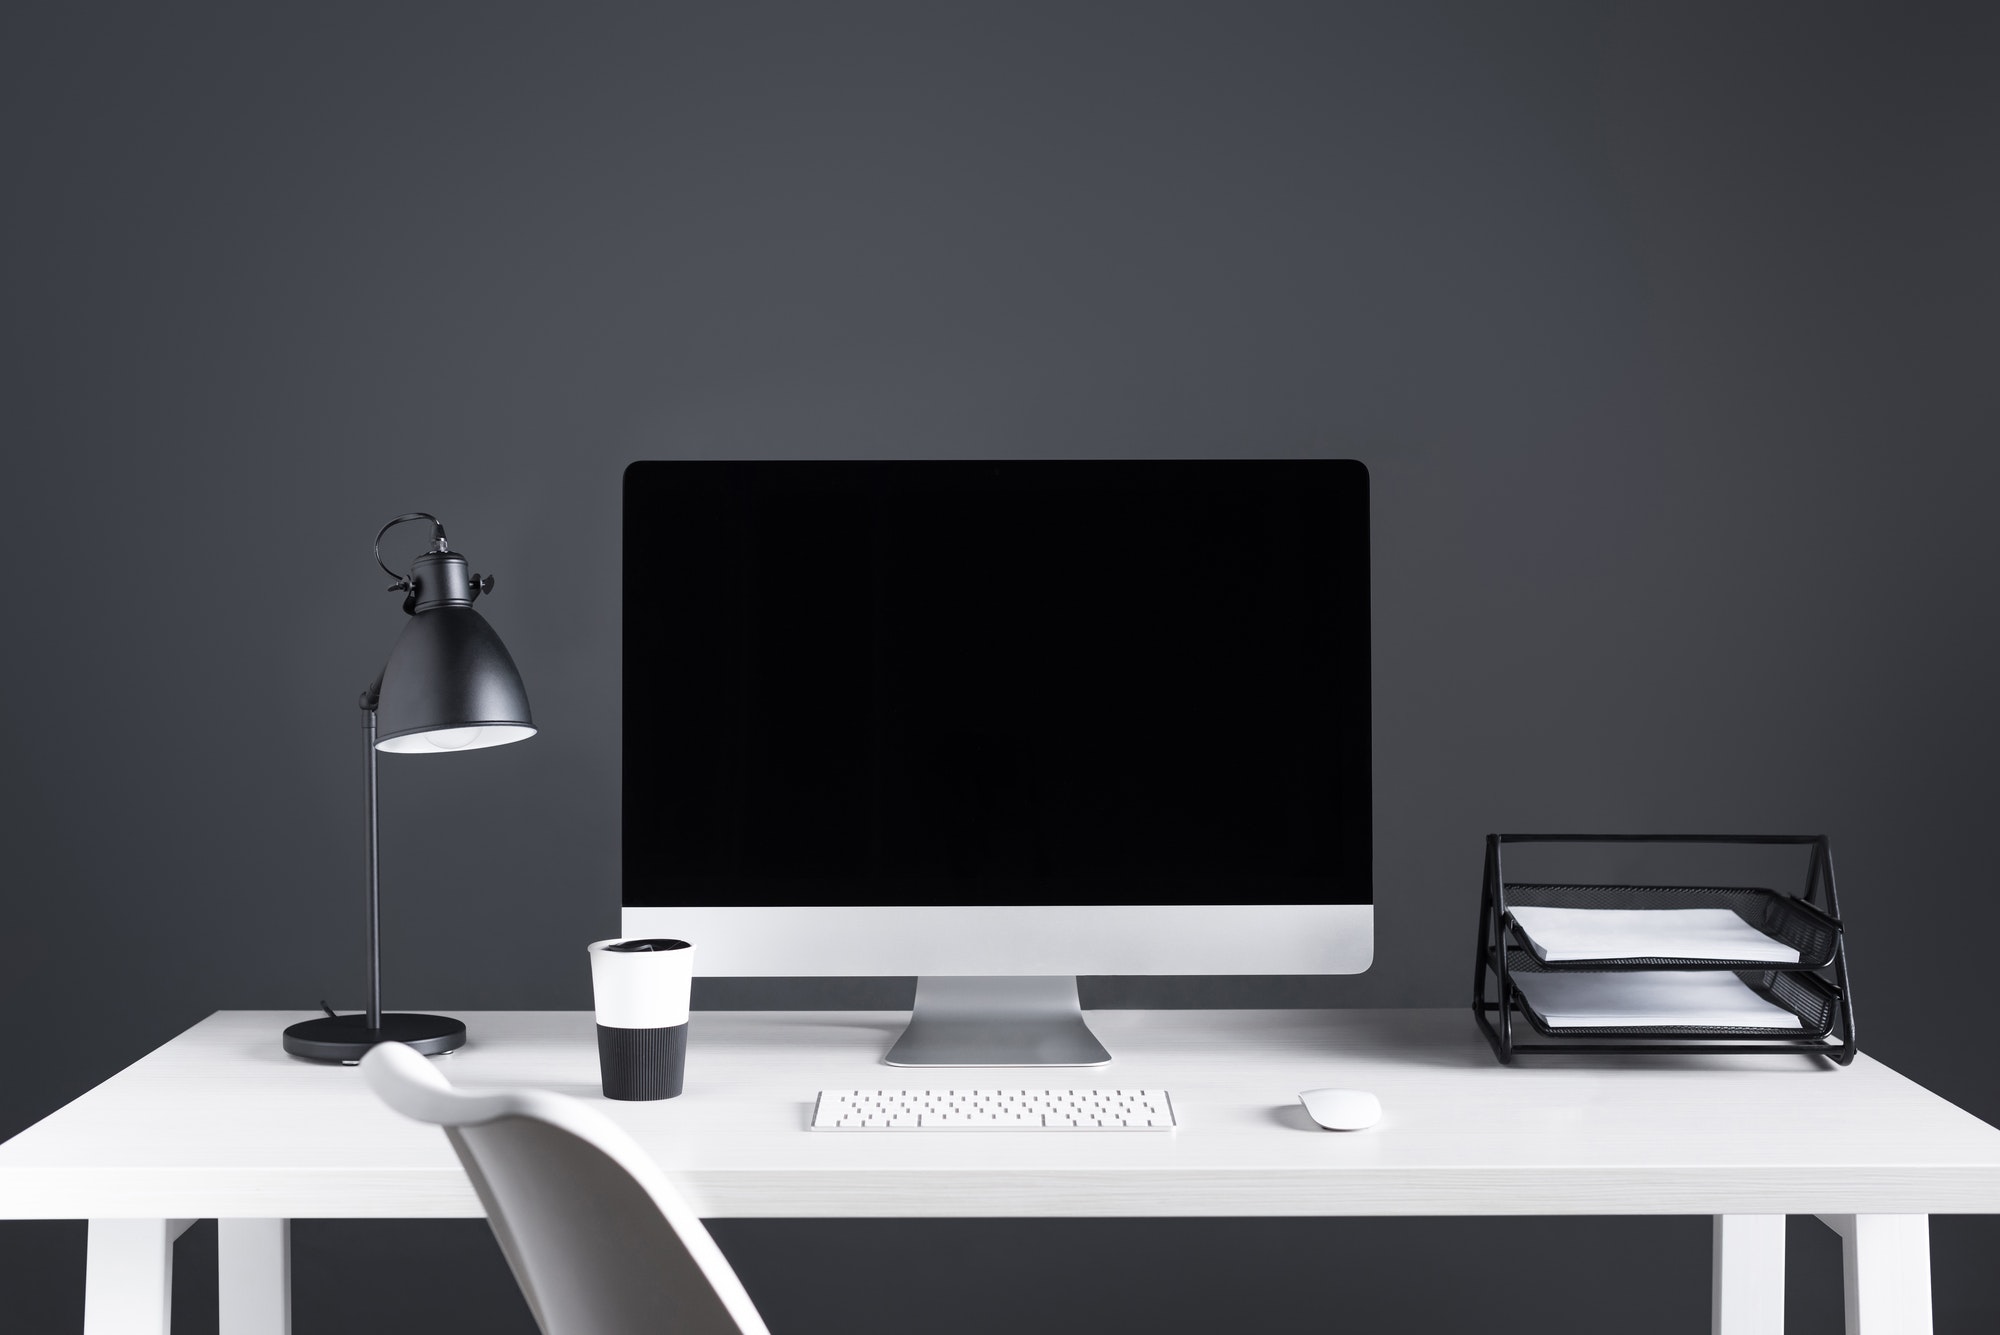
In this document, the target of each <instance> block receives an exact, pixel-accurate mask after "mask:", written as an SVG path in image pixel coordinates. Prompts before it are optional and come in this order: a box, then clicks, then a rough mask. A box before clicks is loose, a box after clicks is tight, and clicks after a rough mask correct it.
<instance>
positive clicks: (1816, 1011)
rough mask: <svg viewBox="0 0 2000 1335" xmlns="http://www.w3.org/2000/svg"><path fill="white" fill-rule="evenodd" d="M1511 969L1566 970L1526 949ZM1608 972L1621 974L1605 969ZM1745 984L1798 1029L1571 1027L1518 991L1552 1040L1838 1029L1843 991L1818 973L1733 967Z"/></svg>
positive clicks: (1809, 1033)
mask: <svg viewBox="0 0 2000 1335" xmlns="http://www.w3.org/2000/svg"><path fill="white" fill-rule="evenodd" d="M1507 970H1508V972H1509V973H1510V974H1522V973H1556V972H1562V971H1561V970H1554V969H1550V968H1548V967H1547V966H1546V965H1544V963H1543V962H1542V961H1541V960H1538V959H1536V958H1535V957H1534V956H1533V955H1530V954H1529V953H1528V952H1527V951H1525V950H1510V951H1508V952H1507ZM1600 972H1604V973H1613V972H1621V971H1619V970H1610V969H1606V970H1601V971H1600ZM1729 972H1730V973H1733V974H1735V975H1736V976H1737V977H1738V978H1740V979H1742V980H1743V983H1744V985H1745V986H1746V987H1748V988H1749V989H1750V990H1751V991H1752V992H1755V993H1756V994H1757V995H1758V996H1760V997H1762V998H1764V1000H1766V1001H1768V1002H1770V1003H1771V1004H1772V1005H1774V1006H1777V1007H1779V1008H1780V1009H1782V1010H1786V1011H1789V1012H1791V1013H1792V1014H1793V1015H1796V1016H1798V1017H1799V1025H1800V1027H1799V1028H1795V1029H1787V1028H1780V1027H1777V1026H1771V1025H1756V1026H1750V1025H1745V1026H1741V1027H1731V1026H1724V1025H1686V1024H1665V1025H1596V1024H1592V1025H1572V1026H1564V1025H1557V1024H1551V1023H1549V1021H1548V1020H1547V1019H1546V1018H1545V1017H1543V1015H1542V1014H1541V1013H1540V1012H1539V1011H1537V1010H1536V1009H1535V1004H1534V1003H1533V1002H1532V1001H1529V1000H1528V998H1527V995H1526V994H1525V993H1523V992H1522V991H1520V990H1519V989H1516V990H1515V993H1514V995H1515V999H1516V1000H1517V1001H1518V1002H1519V1004H1520V1010H1521V1014H1523V1015H1525V1016H1527V1017H1528V1023H1529V1024H1531V1025H1533V1026H1534V1027H1535V1032H1536V1033H1539V1034H1545V1035H1547V1036H1549V1037H1551V1038H1687V1037H1690V1036H1694V1037H1710V1038H1765V1039H1794V1040H1796V1039H1814V1038H1825V1037H1826V1036H1827V1034H1828V1033H1829V1032H1831V1031H1832V1029H1833V1020H1834V1015H1835V1012H1837V1011H1838V1010H1839V1008H1840V989H1839V988H1837V987H1835V986H1834V985H1833V984H1831V983H1829V982H1827V981H1826V980H1825V979H1823V978H1821V977H1820V976H1819V975H1817V974H1811V973H1799V972H1797V971H1795V970H1792V971H1788V970H1781V969H1770V968H1766V969H1731V970H1729Z"/></svg>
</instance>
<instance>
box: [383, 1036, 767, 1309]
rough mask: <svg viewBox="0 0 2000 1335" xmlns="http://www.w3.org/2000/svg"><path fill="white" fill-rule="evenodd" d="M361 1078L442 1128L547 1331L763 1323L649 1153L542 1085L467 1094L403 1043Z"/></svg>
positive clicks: (386, 1048)
mask: <svg viewBox="0 0 2000 1335" xmlns="http://www.w3.org/2000/svg"><path fill="white" fill-rule="evenodd" d="M361 1073H362V1075H363V1077H364V1078H366V1080H367V1081H368V1087H369V1088H370V1089H372V1090H374V1091H375V1093H376V1095H377V1096H379V1097H380V1098H381V1100H382V1101H383V1102H384V1103H386V1104H388V1105H389V1106H390V1107H391V1108H394V1109H395V1110H396V1111H397V1112H400V1113H402V1114H404V1115H405V1116H408V1117H413V1118H415V1119H416V1120H418V1121H420V1122H429V1123H431V1124H432V1125H434V1126H441V1127H443V1128H444V1133H445V1136H446V1137H447V1138H448V1139H449V1140H450V1141H451V1147H452V1148H453V1149H454V1150H456V1151H457V1152H458V1158H459V1162H461V1163H463V1164H464V1165H465V1172H466V1175H467V1176H468V1177H470V1178H471V1179H472V1185H473V1188H474V1189H475V1190H476V1191H478V1193H479V1200H480V1203H481V1204H482V1205H484V1206H485V1207H486V1218H487V1221H488V1222H489V1223H491V1224H492V1226H493V1235H494V1237H496V1238H498V1239H499V1241H500V1250H501V1251H502V1252H504V1253H506V1256H507V1264H508V1265H509V1266H510V1267H512V1268H513V1271H514V1279H515V1280H516V1282H518V1283H519V1284H520V1286H521V1293H522V1295H523V1296H524V1297H525V1298H526V1299H527V1300H528V1307H529V1309H530V1310H531V1311H532V1312H533V1313H534V1314H535V1321H536V1323H537V1324H538V1325H540V1326H541V1328H542V1332H543V1335H640V1332H645V1335H769V1333H768V1331H767V1330H766V1329H765V1326H764V1321H763V1318H762V1317H760V1316H758V1315H757V1309H756V1307H755V1306H753V1305H752V1304H751V1302H750V1296H749V1294H747V1293H745V1292H744V1291H743V1284H742V1281H740V1280H738V1279H737V1278H736V1272H735V1271H734V1270H733V1269H731V1268H730V1265H729V1262H728V1260H727V1259H726V1258H725V1257H724V1256H723V1255H722V1251H721V1249H720V1248H718V1247H717V1246H716V1245H715V1241H714V1239H712V1238H710V1237H709V1236H708V1230H707V1229H706V1228H703V1227H702V1224H701V1220H700V1219H699V1218H697V1217H696V1216H695V1213H694V1211H693V1210H691V1209H689V1208H688V1205H687V1202H686V1201H683V1200H682V1199H681V1197H680V1193H679V1192H677V1191H675V1190H674V1188H673V1186H672V1185H671V1184H670V1183H668V1181H667V1180H666V1178H665V1176H664V1175H662V1174H661V1172H660V1170H659V1168H658V1167H656V1166H655V1165H654V1163H653V1161H652V1160H651V1159H650V1158H649V1157H648V1156H647V1154H646V1152H645V1151H644V1150H642V1149H640V1148H639V1146H638V1145H637V1144H636V1143H635V1142H634V1141H633V1140H632V1138H631V1137H630V1136H628V1135H626V1134H625V1132H624V1131H622V1130H620V1129H619V1128H618V1127H617V1126H616V1125H615V1124H613V1123H612V1121H611V1120H610V1119H609V1118H607V1117H605V1116H604V1115H603V1114H602V1113H600V1112H598V1111H597V1110H596V1109H594V1108H592V1107H590V1106H589V1105H587V1104H584V1103H581V1102H579V1101H577V1100H576V1099H572V1098H566V1097H564V1096H563V1095H561V1094H551V1093H547V1092H545V1091H541V1090H532V1089H522V1090H507V1091H502V1092H497V1093H491V1094H470V1093H466V1092H463V1091H461V1090H456V1089H453V1088H452V1086H451V1082H450V1081H448V1080H446V1079H445V1078H444V1074H443V1073H442V1072H441V1071H439V1070H438V1069H437V1068H436V1067H435V1066H433V1065H431V1063H430V1062H429V1061H427V1060H425V1059H424V1058H423V1057H421V1056H419V1055H418V1054H417V1052H416V1051H415V1050H414V1049H412V1048H408V1047H405V1046H404V1045H403V1044H401V1043H383V1044H380V1045H378V1046H377V1047H375V1048H373V1049H371V1050H370V1051H369V1053H368V1055H367V1056H366V1057H365V1058H364V1059H363V1060H362V1062H361Z"/></svg>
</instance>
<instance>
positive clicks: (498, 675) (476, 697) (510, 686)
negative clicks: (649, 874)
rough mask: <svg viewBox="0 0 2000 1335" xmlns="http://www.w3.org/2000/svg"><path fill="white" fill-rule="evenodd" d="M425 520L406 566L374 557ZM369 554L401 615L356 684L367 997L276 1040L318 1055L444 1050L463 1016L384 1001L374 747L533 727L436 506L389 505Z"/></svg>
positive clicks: (467, 739) (517, 733)
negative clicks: (403, 510)
mask: <svg viewBox="0 0 2000 1335" xmlns="http://www.w3.org/2000/svg"><path fill="white" fill-rule="evenodd" d="M420 519H422V520H429V521H430V524H431V545H430V550H429V551H427V552H425V553H423V554H422V555H421V556H419V557H417V559H416V561H415V562H414V563H413V564H412V565H411V567H410V573H409V574H408V575H401V576H399V575H397V574H396V572H395V571H393V570H391V569H389V567H388V565H387V564H386V563H385V562H384V561H383V560H382V538H383V536H384V535H385V534H387V533H388V531H389V530H390V529H392V528H394V527H395V526H396V525H398V524H405V523H410V522H413V521H415V520H420ZM375 563H376V564H377V565H379V566H381V567H382V569H383V571H384V572H385V573H386V574H387V575H388V576H389V578H391V579H393V580H395V581H396V582H395V583H394V584H391V585H390V586H389V591H390V592H391V593H401V594H402V595H403V611H404V612H405V613H406V614H407V615H408V616H409V618H410V619H409V620H408V621H407V622H405V623H404V625H403V633H402V635H401V636H400V637H399V638H398V639H397V641H396V646H395V648H393V649H391V650H390V651H389V661H388V663H387V664H386V665H385V666H384V667H383V668H382V671H381V674H380V675H379V676H377V677H376V678H375V680H374V682H373V683H372V684H371V685H370V686H369V687H368V689H367V690H365V691H363V692H362V693H361V735H362V737H363V739H364V740H365V742H366V744H367V753H368V769H367V774H368V1009H367V1011H366V1012H365V1013H360V1014H354V1015H335V1014H334V1013H333V1011H332V1010H331V1009H329V1010H328V1011H327V1013H326V1014H325V1015H324V1016H322V1017H320V1018H317V1019H312V1020H303V1021H301V1022H299V1023H298V1024H295V1025H293V1026H291V1027H290V1028H289V1029H287V1030H285V1051H287V1052H289V1053H292V1054H294V1055H295V1056H300V1057H312V1058H316V1059H318V1060H320V1061H339V1062H358V1061H360V1060H361V1058H362V1056H363V1054H365V1053H366V1052H367V1051H368V1049H370V1048H372V1047H374V1046H375V1045H376V1044H377V1043H385V1042H387V1043H407V1044H409V1045H410V1046H411V1047H413V1048H415V1049H416V1050H417V1051H418V1052H422V1053H426V1054H432V1053H439V1052H450V1051H451V1050H452V1049H453V1048H456V1047H458V1046H459V1045H460V1044H462V1043H464V1042H465V1026H464V1025H463V1024H462V1023H460V1022H459V1021H457V1020H453V1019H449V1018H447V1017H445V1016H442V1015H401V1014H392V1015H384V1014H383V1013H382V936H381V928H382V919H381V913H380V909H379V891H380V881H379V876H378V871H377V867H376V856H375V810H376V800H375V753H376V752H377V751H393V752H396V753H397V754H399V755H441V754H444V753H446V752H451V751H473V750H477V749H478V748H480V747H482V746H500V745H502V744H504V743H507V742H518V741H520V740H521V739H522V738H524V737H532V736H534V735H535V723H534V719H533V718H532V717H531V716H530V715H529V713H528V692H527V690H526V688H524V687H523V686H522V685H521V674H520V672H519V671H518V670H516V668H515V667H514V660H513V659H512V658H510V657H508V655H507V646H505V645H503V644H502V643H500V637H499V636H498V635H495V634H494V633H493V627H491V626H489V625H487V624H486V618H485V617H483V616H481V615H479V613H477V612H475V611H473V610H472V604H473V602H474V600H476V599H477V598H478V597H479V595H480V594H482V593H491V592H493V577H492V576H491V575H485V576H481V575H475V574H472V573H471V567H470V566H469V565H467V564H466V560H465V558H464V557H463V556H461V555H459V554H458V553H457V552H454V551H453V550H451V547H450V545H449V544H448V543H446V541H445V537H444V525H443V524H441V523H439V522H438V520H437V517H436V516H435V515H427V514H422V513H416V514H407V515H397V516H396V517H395V518H394V519H391V520H390V521H389V522H388V523H386V524H384V525H382V529H381V532H379V533H377V534H376V535H375Z"/></svg>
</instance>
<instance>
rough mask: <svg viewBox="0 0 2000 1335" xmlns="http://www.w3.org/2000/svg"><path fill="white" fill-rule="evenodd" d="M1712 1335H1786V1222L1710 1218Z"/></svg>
mask: <svg viewBox="0 0 2000 1335" xmlns="http://www.w3.org/2000/svg"><path fill="white" fill-rule="evenodd" d="M1713 1256H1714V1269H1713V1271H1712V1274H1711V1279H1710V1283H1711V1285H1712V1288H1711V1290H1710V1293H1709V1305H1708V1314H1709V1330H1710V1331H1711V1332H1713V1335H1785V1217H1784V1216H1783V1215H1781V1214H1719V1215H1717V1216H1715V1246H1714V1252H1713Z"/></svg>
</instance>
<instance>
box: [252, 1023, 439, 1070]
mask: <svg viewBox="0 0 2000 1335" xmlns="http://www.w3.org/2000/svg"><path fill="white" fill-rule="evenodd" d="M377 1043H407V1044H409V1045H410V1046H411V1047H413V1048H415V1049H416V1050H417V1051H418V1052H421V1053H423V1054H424V1056H426V1057H435V1056H437V1055H438V1054H439V1053H440V1052H450V1051H452V1050H453V1049H454V1048H458V1047H462V1046H464V1043H465V1026H464V1024H462V1023H460V1022H459V1021H457V1020H453V1019H449V1018H447V1017H445V1016H443V1015H389V1014H385V1015H383V1017H382V1027H381V1028H380V1029H370V1028H369V1027H368V1016H367V1015H366V1014H365V1013H359V1012H357V1013H356V1014H353V1015H322V1016H320V1017H319V1018H318V1019H316V1020H301V1021H299V1022H298V1023H297V1024H295V1025H293V1026H291V1027H290V1028H289V1029H287V1030H285V1051H287V1052H289V1053H291V1054H292V1055H293V1056H294V1057H310V1058H311V1059H312V1060H314V1061H322V1062H346V1063H347V1064H349V1065H350V1066H351V1065H353V1064H354V1063H355V1062H358V1061H360V1060H361V1059H362V1058H363V1057H365V1056H367V1055H368V1049H370V1048H372V1047H374V1046H375V1045H376V1044H377Z"/></svg>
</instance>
